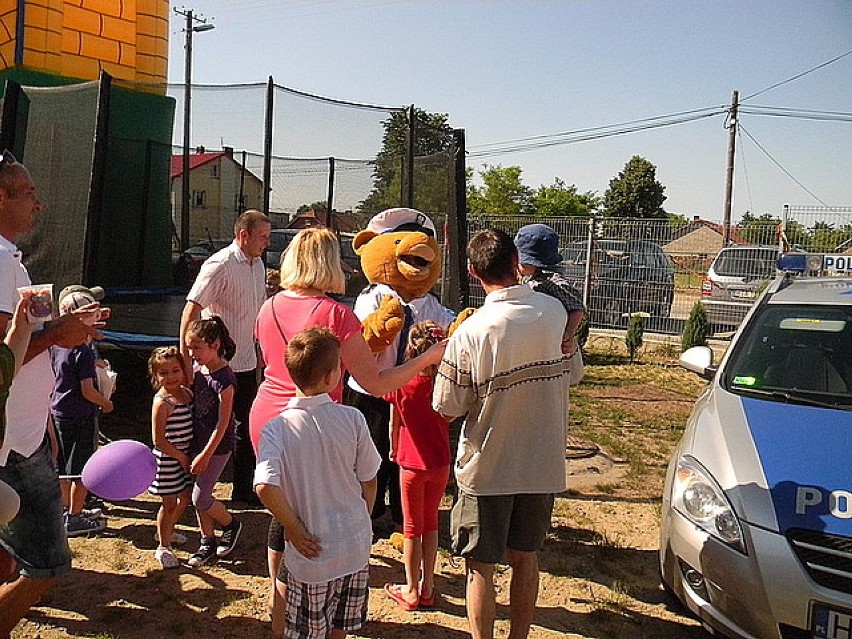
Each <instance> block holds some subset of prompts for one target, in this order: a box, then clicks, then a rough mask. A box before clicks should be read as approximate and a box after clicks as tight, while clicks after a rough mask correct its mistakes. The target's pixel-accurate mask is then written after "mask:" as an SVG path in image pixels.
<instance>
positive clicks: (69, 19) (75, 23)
mask: <svg viewBox="0 0 852 639" xmlns="http://www.w3.org/2000/svg"><path fill="white" fill-rule="evenodd" d="M62 25H63V26H64V27H65V29H70V30H73V31H80V32H82V33H91V34H93V35H100V32H101V15H100V14H99V13H98V12H96V11H89V10H88V9H83V8H82V7H75V6H73V5H70V4H69V5H66V7H65V12H64V15H63V20H62Z"/></svg>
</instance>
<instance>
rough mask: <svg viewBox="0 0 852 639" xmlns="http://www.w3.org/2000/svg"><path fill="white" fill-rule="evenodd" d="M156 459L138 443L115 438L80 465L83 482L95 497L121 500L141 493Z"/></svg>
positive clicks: (153, 470) (155, 472) (147, 449)
mask: <svg viewBox="0 0 852 639" xmlns="http://www.w3.org/2000/svg"><path fill="white" fill-rule="evenodd" d="M156 474H157V460H156V458H155V457H154V453H152V452H151V449H150V448H148V447H147V446H146V445H145V444H143V443H142V442H137V441H135V440H132V439H119V440H117V441H114V442H112V443H109V444H107V445H106V446H103V447H101V448H99V449H98V450H97V451H95V454H94V455H92V456H91V457H90V458H89V461H88V462H86V465H85V466H84V467H83V473H82V479H83V485H84V486H85V487H86V488H88V489H89V490H90V491H91V492H93V493H95V494H96V495H97V496H98V497H101V498H102V499H106V500H109V501H125V500H127V499H133V498H134V497H137V496H138V495H140V494H142V493H144V492H145V491H146V490H147V489H148V486H150V485H151V482H152V481H154V475H156Z"/></svg>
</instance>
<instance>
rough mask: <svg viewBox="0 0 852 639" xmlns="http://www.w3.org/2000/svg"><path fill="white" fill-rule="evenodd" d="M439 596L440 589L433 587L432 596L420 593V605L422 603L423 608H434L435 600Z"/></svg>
mask: <svg viewBox="0 0 852 639" xmlns="http://www.w3.org/2000/svg"><path fill="white" fill-rule="evenodd" d="M438 597H439V595H438V589H437V588H432V596H431V597H425V596H424V595H422V594H421V595H420V602H419V605H420V607H421V608H434V607H435V600H436V599H437V598H438Z"/></svg>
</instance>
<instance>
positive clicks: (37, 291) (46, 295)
mask: <svg viewBox="0 0 852 639" xmlns="http://www.w3.org/2000/svg"><path fill="white" fill-rule="evenodd" d="M18 292H19V293H20V294H21V295H22V296H24V295H25V294H27V293H29V294H30V295H29V301H28V302H27V303H26V304H25V305H24V310H25V311H26V313H27V321H28V322H30V323H31V324H42V323H44V322H46V321H47V320H49V319H52V318H53V284H32V285H31V286H20V287H18Z"/></svg>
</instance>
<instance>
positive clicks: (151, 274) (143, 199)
mask: <svg viewBox="0 0 852 639" xmlns="http://www.w3.org/2000/svg"><path fill="white" fill-rule="evenodd" d="M6 79H10V80H13V81H15V82H17V83H18V84H20V85H22V86H24V87H26V86H38V87H51V86H56V87H60V86H64V85H69V84H75V83H76V82H75V81H74V80H71V79H69V78H64V77H60V76H54V75H49V74H45V73H39V72H34V71H28V70H26V69H21V68H15V69H7V70H5V71H2V72H0V91H3V90H4V89H5V86H6ZM21 108H22V109H25V108H26V106H25V105H22V106H21ZM108 108H109V119H108V133H107V139H108V142H107V145H106V154H105V157H104V164H103V176H104V180H103V185H102V190H101V194H102V197H101V202H102V206H101V208H100V216H99V223H98V225H97V227H98V228H96V229H87V233H89V234H92V233H93V234H94V236H93V237H94V238H95V242H96V244H95V246H96V250H95V251H94V253H95V254H94V255H93V256H91V260H92V264H93V266H94V269H93V277H92V278H90V279H91V280H92V281H91V282H89V284H99V285H101V286H106V287H112V288H117V287H140V286H141V287H151V286H168V285H171V283H172V274H171V246H172V243H171V238H172V220H171V196H170V184H169V182H170V171H171V154H172V147H171V143H172V127H173V125H174V112H175V101H174V99H173V98H170V97H168V96H164V95H157V94H151V93H147V92H141V91H134V90H131V89H128V88H124V87H121V86H117V85H116V84H113V85H112V87H111V90H110V94H109V104H108ZM22 116H23V117H22ZM68 117H69V118H74V117H79V114H76V113H74V112H73V109H69V114H68ZM16 124H17V130H16V135H15V147H16V148H23V147H24V142H23V140H24V139H25V137H26V130H27V129H30V128H32V127H38V126H39V123H38V122H33V121H31V119H30V118H28V117H27V114H21V113H19V114H18V118H17V119H16ZM22 129H23V130H22ZM24 161H26V158H24ZM55 186H56V185H50V184H39V185H38V188H39V190H40V191H42V192H46V191H48V190H50V189H52V188H55Z"/></svg>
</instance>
